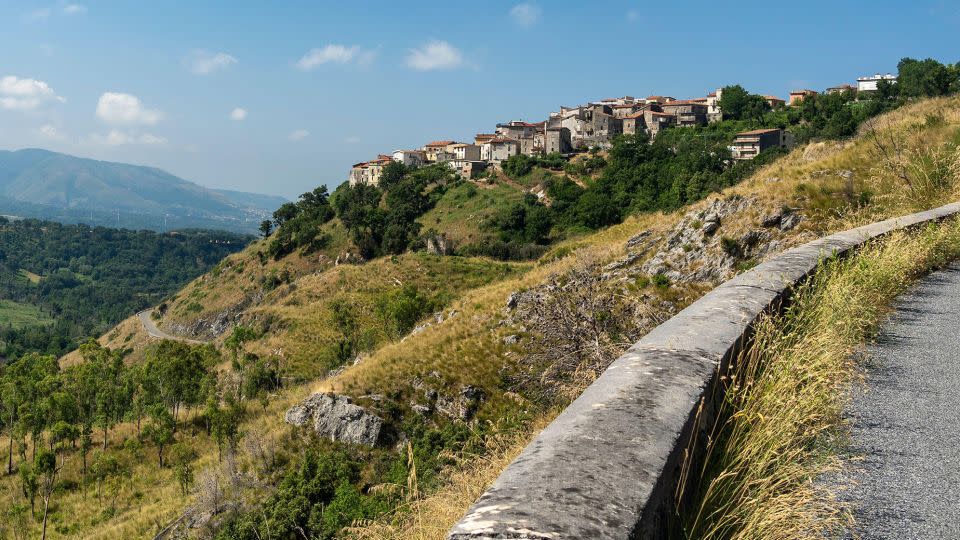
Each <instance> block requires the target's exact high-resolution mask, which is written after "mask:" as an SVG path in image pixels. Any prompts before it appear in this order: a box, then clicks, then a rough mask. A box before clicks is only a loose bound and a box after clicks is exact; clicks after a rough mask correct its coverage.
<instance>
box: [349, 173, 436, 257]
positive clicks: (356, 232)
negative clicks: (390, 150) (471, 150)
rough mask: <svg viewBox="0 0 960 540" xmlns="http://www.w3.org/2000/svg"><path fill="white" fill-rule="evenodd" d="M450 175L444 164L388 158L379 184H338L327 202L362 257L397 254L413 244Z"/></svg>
mask: <svg viewBox="0 0 960 540" xmlns="http://www.w3.org/2000/svg"><path fill="white" fill-rule="evenodd" d="M454 180H455V175H454V173H453V171H452V170H450V168H449V167H447V166H446V165H444V164H435V165H428V166H426V167H420V168H409V167H405V166H404V165H403V164H402V163H396V162H392V163H389V164H388V165H387V166H386V167H384V170H383V174H382V176H381V178H380V185H379V186H370V185H366V184H358V185H356V186H350V185H349V184H346V183H345V184H342V185H341V186H340V187H338V188H337V190H336V191H335V192H334V193H333V197H332V204H333V208H334V210H335V211H336V215H337V217H338V218H339V219H340V221H341V222H342V223H343V225H344V227H346V229H347V231H348V232H349V234H350V239H351V241H352V242H353V244H354V245H355V246H356V247H357V249H358V250H359V251H360V254H361V255H362V256H363V257H364V258H372V257H376V256H378V255H383V254H395V253H403V252H404V251H406V250H407V248H408V247H410V246H412V245H414V243H415V242H416V240H417V238H418V236H419V233H420V224H419V223H417V221H416V219H417V218H418V217H420V216H422V215H423V214H424V213H425V212H427V211H428V210H429V209H430V208H432V207H433V205H434V204H435V203H436V201H437V199H438V198H439V197H440V196H441V195H442V194H443V192H444V190H445V188H446V186H447V185H448V184H449V183H451V182H453V181H454Z"/></svg>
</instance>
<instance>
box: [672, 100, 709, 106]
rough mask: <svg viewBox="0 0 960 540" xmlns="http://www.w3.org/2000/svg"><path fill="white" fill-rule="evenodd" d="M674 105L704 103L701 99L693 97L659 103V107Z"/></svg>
mask: <svg viewBox="0 0 960 540" xmlns="http://www.w3.org/2000/svg"><path fill="white" fill-rule="evenodd" d="M674 105H677V106H680V105H704V102H703V101H697V100H695V99H676V100H674V101H668V102H666V103H664V104H663V105H661V107H673V106H674Z"/></svg>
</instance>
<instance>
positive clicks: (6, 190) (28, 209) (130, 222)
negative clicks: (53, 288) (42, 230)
mask: <svg viewBox="0 0 960 540" xmlns="http://www.w3.org/2000/svg"><path fill="white" fill-rule="evenodd" d="M283 202H286V200H285V199H283V198H282V197H274V196H269V195H257V194H253V193H242V192H237V191H228V190H213V189H208V188H205V187H203V186H199V185H197V184H194V183H192V182H188V181H186V180H184V179H182V178H179V177H176V176H174V175H172V174H170V173H168V172H165V171H162V170H160V169H156V168H153V167H143V166H139V165H128V164H124V163H112V162H109V161H97V160H94V159H86V158H78V157H74V156H70V155H67V154H59V153H56V152H50V151H47V150H40V149H25V150H17V151H13V152H10V151H0V214H13V215H19V216H26V217H38V218H45V219H52V220H56V221H62V222H67V223H75V222H83V223H88V224H90V225H110V226H120V227H124V228H131V229H151V230H158V231H164V230H170V229H183V228H213V229H225V230H231V231H237V232H255V231H256V229H257V226H258V225H259V223H260V221H262V220H263V219H266V218H267V217H269V216H270V215H271V214H272V212H273V211H274V210H276V208H277V207H278V206H280V204H283Z"/></svg>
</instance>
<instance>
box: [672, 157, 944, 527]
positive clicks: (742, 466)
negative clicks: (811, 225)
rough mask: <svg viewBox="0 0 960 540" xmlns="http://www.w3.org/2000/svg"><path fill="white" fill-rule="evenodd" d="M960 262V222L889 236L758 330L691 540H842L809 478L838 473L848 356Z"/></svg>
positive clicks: (832, 509) (736, 378)
mask: <svg viewBox="0 0 960 540" xmlns="http://www.w3.org/2000/svg"><path fill="white" fill-rule="evenodd" d="M953 167H954V174H957V173H960V156H956V155H955V156H954V163H953ZM958 257H960V221H957V220H952V221H950V222H947V223H944V224H942V225H939V226H931V227H929V228H927V229H925V230H922V231H919V232H913V233H899V234H896V235H893V236H891V237H890V238H888V239H886V240H883V241H881V242H878V243H876V244H874V245H871V246H868V247H867V248H864V249H863V250H861V251H860V252H859V253H857V254H855V255H853V256H851V257H850V258H848V259H845V260H841V261H836V260H834V261H829V262H827V264H825V265H824V266H823V267H822V268H821V269H820V270H819V271H818V272H817V274H816V275H815V276H814V278H813V279H812V280H811V281H810V282H808V283H807V284H805V285H804V286H803V287H801V288H800V289H799V290H798V291H797V292H796V294H795V296H794V301H793V303H792V305H791V306H790V308H789V310H788V311H787V312H786V313H785V314H783V315H776V316H768V317H766V318H764V319H763V320H762V321H761V322H760V323H759V324H758V325H757V332H756V337H755V342H754V344H753V345H752V347H751V348H750V350H749V351H748V352H747V353H746V354H745V355H744V356H743V357H742V358H740V359H739V361H738V362H737V364H736V366H735V367H734V369H733V370H732V371H731V376H730V377H729V379H728V380H727V388H726V399H725V403H724V410H723V413H722V417H723V418H725V420H723V421H722V423H721V424H720V425H718V426H716V428H715V429H714V430H712V432H713V433H715V435H716V437H715V438H714V439H713V443H712V446H711V448H710V449H709V450H708V452H709V457H708V459H707V462H706V464H705V466H704V469H703V470H702V471H692V472H691V478H692V480H691V482H693V481H697V482H700V483H701V484H702V486H703V488H702V493H701V494H700V496H699V501H698V503H697V504H696V505H694V508H693V510H692V511H691V512H690V513H689V515H688V516H685V517H686V519H687V523H686V537H687V538H698V539H700V538H704V539H714V538H717V539H719V538H737V539H747V538H757V539H759V538H763V539H784V540H786V539H791V540H793V539H801V538H809V539H820V538H826V537H833V536H834V535H836V536H837V537H839V535H840V534H841V533H842V532H843V531H844V530H845V528H846V526H848V524H849V520H850V519H851V517H850V516H851V514H850V512H849V511H848V509H847V508H846V506H845V505H844V504H843V503H842V502H841V501H839V500H838V499H837V498H836V496H835V495H834V494H833V493H831V492H830V491H829V490H828V489H827V488H826V487H824V486H822V485H819V484H817V482H815V480H817V478H818V477H820V476H822V475H824V474H826V473H829V472H831V471H833V470H836V468H837V467H838V466H839V464H840V459H841V457H840V455H839V453H840V452H841V451H842V446H843V445H842V441H843V440H844V439H845V437H846V434H845V429H846V428H845V424H844V420H843V414H842V413H843V410H844V406H845V405H846V403H847V401H848V399H849V396H850V391H851V386H852V384H853V382H854V381H855V379H856V378H857V377H859V374H860V370H861V369H862V367H863V366H862V365H860V364H859V363H858V358H860V359H862V356H861V357H858V356H857V355H856V354H855V353H856V352H857V351H858V350H859V349H860V348H861V347H862V346H863V345H864V342H865V341H866V340H868V339H869V338H870V337H871V336H872V335H873V333H874V332H875V331H876V329H877V328H878V326H879V324H880V323H881V322H882V321H883V319H884V318H885V317H886V316H887V314H888V311H889V306H890V304H891V302H892V301H893V300H894V299H895V298H896V297H897V296H898V295H899V294H901V293H902V292H904V291H905V290H906V289H907V288H908V287H909V286H910V285H911V284H912V283H913V282H915V281H916V280H917V279H918V278H919V277H921V276H923V275H924V274H925V273H927V272H929V271H931V270H933V269H936V268H939V267H941V266H942V265H944V264H946V263H948V262H951V261H953V260H955V259H957V258H958Z"/></svg>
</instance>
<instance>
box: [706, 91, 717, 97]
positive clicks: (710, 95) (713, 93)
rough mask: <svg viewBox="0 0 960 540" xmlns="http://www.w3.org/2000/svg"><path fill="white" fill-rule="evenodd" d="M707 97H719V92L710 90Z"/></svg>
mask: <svg viewBox="0 0 960 540" xmlns="http://www.w3.org/2000/svg"><path fill="white" fill-rule="evenodd" d="M707 97H717V93H716V92H710V93H709V94H707Z"/></svg>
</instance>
